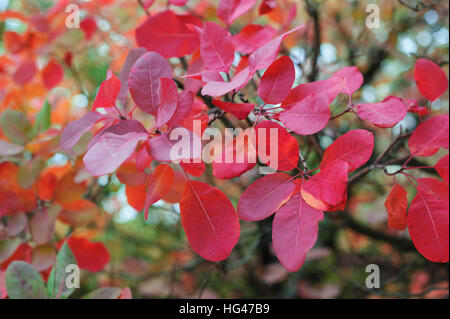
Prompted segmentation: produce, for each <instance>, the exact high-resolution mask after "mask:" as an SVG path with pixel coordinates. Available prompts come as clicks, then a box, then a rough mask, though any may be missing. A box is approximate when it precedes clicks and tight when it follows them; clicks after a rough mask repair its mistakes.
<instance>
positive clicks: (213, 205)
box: [180, 181, 240, 261]
mask: <svg viewBox="0 0 450 319" xmlns="http://www.w3.org/2000/svg"><path fill="white" fill-rule="evenodd" d="M180 211H181V223H182V225H183V228H184V231H185V232H186V237H187V239H188V240H189V243H190V244H191V246H192V248H193V249H194V250H195V251H196V252H197V253H198V254H199V255H200V256H202V257H203V258H205V259H207V260H210V261H220V260H224V259H226V258H227V257H228V256H229V255H230V253H231V251H232V250H233V248H234V246H235V245H236V243H237V242H238V240H239V236H240V225H239V218H238V217H237V215H236V211H235V209H234V207H233V205H232V204H231V202H230V200H229V199H228V198H227V197H226V196H225V194H224V193H222V192H221V191H220V190H219V189H217V188H215V187H212V186H209V185H208V184H205V183H202V182H195V181H189V182H188V183H187V185H186V186H185V189H184V193H183V197H182V199H181V202H180Z"/></svg>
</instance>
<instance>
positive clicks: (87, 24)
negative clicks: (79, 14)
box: [80, 17, 97, 41]
mask: <svg viewBox="0 0 450 319" xmlns="http://www.w3.org/2000/svg"><path fill="white" fill-rule="evenodd" d="M80 28H81V30H83V32H84V34H85V36H86V40H88V41H89V40H90V39H92V36H93V35H94V33H95V31H97V22H95V19H94V18H93V17H87V18H84V19H83V21H81V22H80Z"/></svg>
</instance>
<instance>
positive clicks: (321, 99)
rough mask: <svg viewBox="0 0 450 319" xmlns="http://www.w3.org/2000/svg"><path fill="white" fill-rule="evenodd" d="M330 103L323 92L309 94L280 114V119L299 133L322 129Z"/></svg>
mask: <svg viewBox="0 0 450 319" xmlns="http://www.w3.org/2000/svg"><path fill="white" fill-rule="evenodd" d="M329 105H330V103H329V102H328V99H327V97H326V95H324V94H311V95H310V96H308V97H307V98H306V99H303V100H301V101H300V102H298V103H297V104H294V105H293V106H292V108H290V109H289V110H287V111H284V112H282V113H281V114H280V121H281V122H283V124H284V125H286V127H287V128H288V129H290V130H292V131H294V132H295V133H297V134H300V135H310V134H314V133H317V132H319V131H320V130H322V129H323V128H324V127H325V126H326V125H327V123H328V120H329V119H330V107H329Z"/></svg>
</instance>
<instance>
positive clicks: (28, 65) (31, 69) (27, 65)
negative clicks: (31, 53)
mask: <svg viewBox="0 0 450 319" xmlns="http://www.w3.org/2000/svg"><path fill="white" fill-rule="evenodd" d="M36 72H37V69H36V63H34V61H33V60H26V61H23V62H22V63H21V64H20V65H19V67H18V68H17V69H16V71H15V72H14V74H13V80H14V82H16V83H17V84H19V85H25V84H27V83H28V82H30V81H31V80H32V79H33V77H34V75H35V74H36Z"/></svg>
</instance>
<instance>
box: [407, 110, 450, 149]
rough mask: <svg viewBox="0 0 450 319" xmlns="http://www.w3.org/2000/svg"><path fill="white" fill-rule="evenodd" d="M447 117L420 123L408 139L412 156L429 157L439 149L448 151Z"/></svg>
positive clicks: (443, 116) (434, 118)
mask: <svg viewBox="0 0 450 319" xmlns="http://www.w3.org/2000/svg"><path fill="white" fill-rule="evenodd" d="M448 120H449V119H448V115H437V116H434V117H432V118H429V119H427V120H426V121H425V122H423V123H420V124H419V125H418V126H417V127H416V129H415V130H414V132H413V134H412V135H411V137H410V138H409V141H408V146H409V150H410V151H411V155H412V156H431V155H434V154H435V153H436V152H437V151H438V150H439V149H440V148H445V149H448V147H449V140H448Z"/></svg>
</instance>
